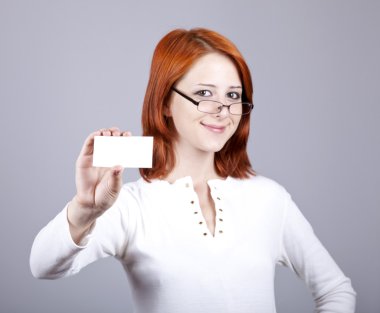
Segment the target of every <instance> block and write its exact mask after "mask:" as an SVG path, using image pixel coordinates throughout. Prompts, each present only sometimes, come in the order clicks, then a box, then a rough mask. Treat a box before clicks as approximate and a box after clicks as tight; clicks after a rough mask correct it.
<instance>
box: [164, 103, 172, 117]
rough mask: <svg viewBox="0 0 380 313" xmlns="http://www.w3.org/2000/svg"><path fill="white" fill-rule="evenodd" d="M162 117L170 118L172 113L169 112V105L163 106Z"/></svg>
mask: <svg viewBox="0 0 380 313" xmlns="http://www.w3.org/2000/svg"><path fill="white" fill-rule="evenodd" d="M164 116H166V117H171V116H172V112H171V110H170V106H169V105H165V106H164Z"/></svg>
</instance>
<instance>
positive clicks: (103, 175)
mask: <svg viewBox="0 0 380 313" xmlns="http://www.w3.org/2000/svg"><path fill="white" fill-rule="evenodd" d="M95 136H131V133H130V132H121V131H120V130H119V129H118V128H116V127H113V128H109V129H101V130H99V131H96V132H94V133H92V134H90V135H89V136H88V137H87V139H86V141H85V142H84V144H83V147H82V150H81V152H80V154H79V157H78V159H77V161H76V172H75V181H76V188H77V194H76V195H75V197H74V198H73V200H72V201H71V203H70V205H69V207H68V216H67V218H68V221H69V224H70V232H71V235H72V237H73V240H74V241H75V242H77V243H78V242H79V241H80V240H81V238H82V237H83V235H84V234H85V233H86V231H87V230H88V229H89V228H90V227H91V225H92V224H93V223H94V221H95V220H96V218H97V217H99V216H100V215H102V214H103V213H104V212H105V211H106V210H107V209H109V208H110V207H111V206H112V205H113V204H114V203H115V201H116V199H117V197H118V195H119V192H120V189H121V187H122V185H123V181H122V173H123V168H122V167H121V166H115V167H113V168H99V167H93V166H92V159H93V152H94V137H95Z"/></svg>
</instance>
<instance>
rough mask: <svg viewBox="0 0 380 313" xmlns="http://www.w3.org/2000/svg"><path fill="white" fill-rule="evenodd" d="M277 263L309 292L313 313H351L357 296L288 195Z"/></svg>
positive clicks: (348, 280)
mask: <svg viewBox="0 0 380 313" xmlns="http://www.w3.org/2000/svg"><path fill="white" fill-rule="evenodd" d="M280 263H282V264H284V265H286V266H288V267H289V268H291V269H292V270H293V271H294V272H295V273H296V274H297V275H298V276H299V277H300V278H302V279H303V280H304V281H305V283H306V285H307V286H308V287H309V289H310V290H311V292H312V295H313V298H314V301H315V305H316V313H353V312H354V311H355V300H356V293H355V291H354V290H353V288H352V286H351V281H350V279H349V278H347V277H346V276H345V275H344V274H343V273H342V271H341V270H340V268H339V267H338V266H337V264H336V263H335V262H334V260H333V259H332V257H331V256H330V254H329V253H328V252H327V251H326V249H325V248H324V247H323V245H322V244H321V243H320V241H319V240H318V238H317V237H316V236H315V234H314V232H313V229H312V227H311V226H310V224H309V223H308V222H307V220H306V219H305V217H304V216H303V215H302V213H301V212H300V211H299V209H298V208H297V206H296V205H295V203H294V202H293V201H292V199H291V198H290V196H289V197H288V198H287V203H286V210H285V215H284V223H283V236H282V257H281V259H280Z"/></svg>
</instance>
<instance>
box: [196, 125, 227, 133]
mask: <svg viewBox="0 0 380 313" xmlns="http://www.w3.org/2000/svg"><path fill="white" fill-rule="evenodd" d="M201 125H202V126H204V127H205V128H206V129H208V130H209V131H212V132H214V133H223V132H224V130H225V129H226V126H222V125H213V124H206V123H203V122H201Z"/></svg>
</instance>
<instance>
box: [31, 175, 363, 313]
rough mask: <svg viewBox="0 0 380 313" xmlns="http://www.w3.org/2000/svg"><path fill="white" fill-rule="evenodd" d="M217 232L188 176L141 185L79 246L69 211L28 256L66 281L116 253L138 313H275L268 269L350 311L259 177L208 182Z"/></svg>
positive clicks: (306, 232) (281, 202) (125, 191)
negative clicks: (288, 272) (281, 268)
mask: <svg viewBox="0 0 380 313" xmlns="http://www.w3.org/2000/svg"><path fill="white" fill-rule="evenodd" d="M208 184H209V186H210V188H211V195H212V198H213V200H214V202H215V208H216V227H215V236H213V235H211V234H210V232H209V230H208V228H207V226H206V222H205V220H204V218H203V215H202V212H201V209H200V206H199V202H198V198H197V194H196V193H195V191H194V188H193V185H192V180H191V178H190V177H185V178H182V179H179V180H177V181H176V182H175V183H173V184H169V183H168V182H166V181H161V180H154V181H153V182H152V183H147V182H145V181H144V180H143V179H140V180H138V181H137V182H134V183H129V184H126V185H124V187H123V188H122V191H121V193H120V196H119V198H118V200H117V201H116V203H115V205H114V206H113V207H111V208H110V209H109V210H108V211H107V212H106V213H104V214H103V215H102V216H101V217H99V218H98V219H97V221H96V225H95V226H94V227H93V229H92V230H91V232H90V234H89V235H88V236H87V237H86V238H85V239H84V240H83V241H82V242H81V245H80V246H78V245H76V244H75V243H74V242H73V241H72V238H71V236H70V232H69V226H68V222H67V213H66V208H65V209H64V210H63V211H62V212H61V213H60V214H58V216H57V217H56V218H55V219H53V220H52V221H51V222H50V223H49V224H48V225H47V226H45V228H43V229H42V230H41V231H40V233H39V234H38V235H37V237H36V239H35V241H34V244H33V247H32V251H31V256H30V265H31V270H32V273H33V275H34V276H36V277H38V278H47V279H56V278H60V277H65V276H69V275H73V274H75V273H77V272H79V271H80V270H81V269H82V268H83V267H85V266H86V265H88V264H89V263H91V262H93V261H95V260H97V259H99V258H103V257H107V256H114V257H116V258H117V259H119V260H120V262H121V263H122V264H123V266H124V268H125V270H126V272H127V274H128V277H129V280H130V284H131V288H132V296H133V300H134V306H135V310H136V312H138V313H159V312H160V313H179V312H181V313H195V312H197V313H203V312H204V313H206V312H207V313H210V312H220V313H274V312H276V308H275V298H274V275H275V265H276V264H279V263H280V264H283V265H286V266H288V267H289V268H291V269H292V270H293V271H294V272H295V273H296V274H297V275H299V276H300V277H301V278H302V279H303V280H304V281H305V283H306V285H307V286H308V287H309V289H310V290H311V292H312V295H313V297H314V299H315V303H316V312H320V313H322V312H330V313H332V312H335V313H338V312H341V313H352V312H354V310H355V296H356V294H355V291H354V290H353V289H352V287H351V283H350V280H349V279H348V278H347V277H345V276H344V274H343V273H342V272H341V270H340V269H339V268H338V266H337V265H336V264H335V262H334V261H333V259H332V258H331V256H330V255H329V254H328V252H327V251H326V250H325V248H324V247H323V246H322V245H321V243H320V242H319V240H318V239H317V238H316V236H315V235H314V233H313V230H312V228H311V227H310V225H309V223H308V222H307V221H306V219H305V218H304V217H303V215H302V214H301V213H300V211H299V210H298V208H297V207H296V205H295V204H294V202H293V201H292V199H291V197H290V196H289V194H288V193H287V192H286V191H285V189H284V188H283V187H281V186H280V185H278V184H277V183H275V182H274V181H272V180H270V179H267V178H264V177H262V176H255V177H252V178H250V179H244V180H239V179H233V178H230V177H229V178H227V179H226V180H210V181H209V182H208Z"/></svg>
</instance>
